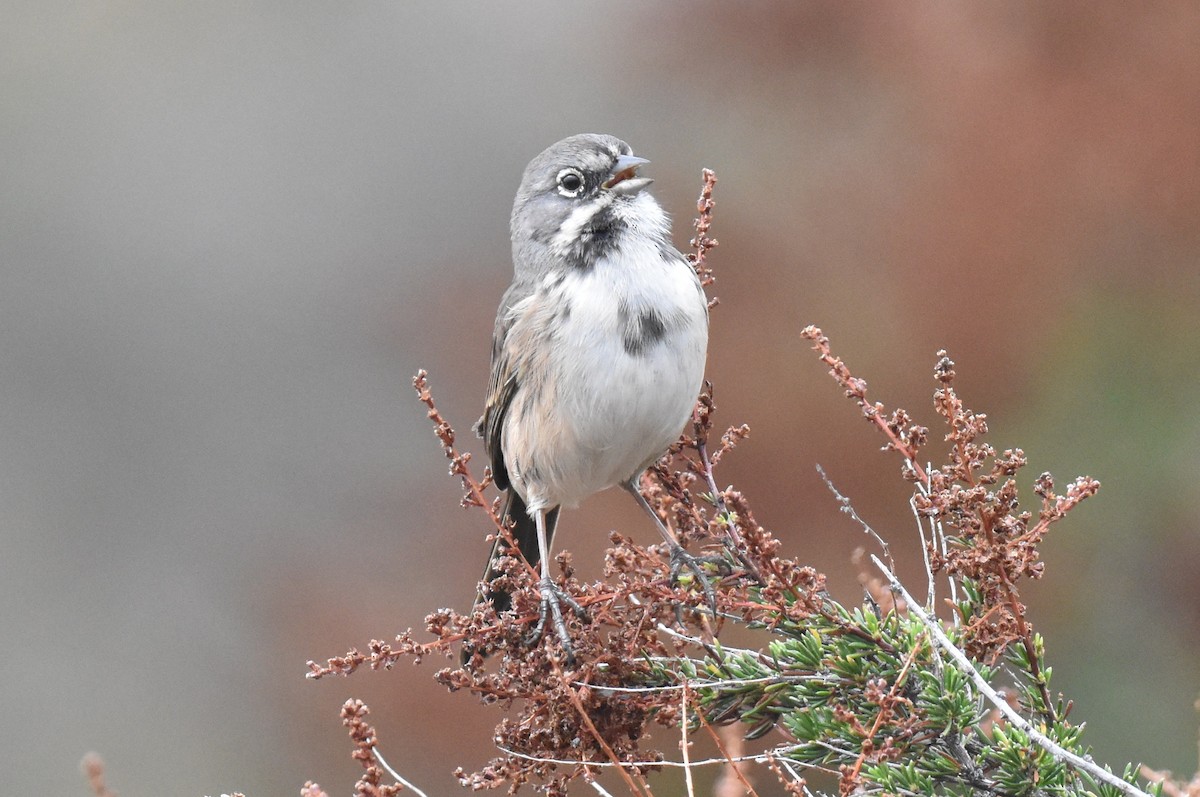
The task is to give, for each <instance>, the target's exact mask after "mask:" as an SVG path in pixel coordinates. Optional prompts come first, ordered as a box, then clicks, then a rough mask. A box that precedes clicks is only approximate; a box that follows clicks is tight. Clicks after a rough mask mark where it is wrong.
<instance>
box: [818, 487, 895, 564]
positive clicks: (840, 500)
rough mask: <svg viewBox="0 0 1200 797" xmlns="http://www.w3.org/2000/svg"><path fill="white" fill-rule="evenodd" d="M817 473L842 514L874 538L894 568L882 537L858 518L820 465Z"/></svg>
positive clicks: (890, 554) (889, 549) (847, 499)
mask: <svg viewBox="0 0 1200 797" xmlns="http://www.w3.org/2000/svg"><path fill="white" fill-rule="evenodd" d="M817 473H819V474H821V478H822V479H823V480H824V481H825V486H826V487H828V488H829V492H831V493H833V497H834V499H835V500H836V501H837V502H838V504H839V506H840V508H841V510H842V512H844V513H845V514H847V515H849V516H850V518H851V519H852V520H853V521H854V522H855V523H857V524H858V525H859V526H861V527H862V530H863V531H864V532H866V533H867V534H870V535H871V536H872V537H874V538H875V542H877V543H879V547H880V548H881V549H882V550H883V555H884V556H886V557H887V560H888V562H891V563H892V566H893V567H895V561H894V560H893V559H892V549H891V548H889V547H888V544H887V542H885V541H884V539H883V537H880V536H879V534H878V533H877V532H876V531H875V529H873V528H871V526H870V525H869V524H868V523H867V521H865V520H863V519H862V518H860V517H859V516H858V513H857V512H855V511H854V505H853V504H851V503H850V499H849V498H847V497H846V496H844V495H842V494H841V493H840V492H838V489H837V488H836V487H834V486H833V480H832V479H830V478H829V476H828V475H826V473H825V469H824V468H822V467H821V466H820V465H817Z"/></svg>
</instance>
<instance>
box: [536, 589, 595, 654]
mask: <svg viewBox="0 0 1200 797" xmlns="http://www.w3.org/2000/svg"><path fill="white" fill-rule="evenodd" d="M538 588H539V590H540V591H541V593H542V605H541V608H540V610H539V613H538V621H537V625H536V626H534V628H533V631H532V632H531V633H530V634H529V636H528V637H526V639H525V644H526V645H535V644H537V641H538V640H539V639H541V638H542V634H543V633H545V631H546V622H547V621H548V620H549V621H551V622H553V624H554V633H555V634H557V635H558V641H559V642H560V643H561V644H562V649H563V652H564V653H566V654H567V661H568V662H569V663H572V664H573V663H574V662H575V651H574V650H572V648H571V637H570V635H569V634H568V633H567V622H566V620H564V619H563V610H562V604H563V603H565V604H567V607H568V608H569V609H571V611H573V612H575V615H576V616H577V617H578V618H579V619H581V620H586V619H587V612H586V611H585V610H584V608H583V607H582V606H580V605H579V603H578V602H576V600H575V599H574V598H572V597H571V596H570V595H569V594H567V592H566V590H564V589H562V588H561V587H559V586H558V585H557V584H555V583H554V582H553V581H552V580H551V579H550V578H549V577H546V578H543V579H542V580H541V582H540V583H539V585H538Z"/></svg>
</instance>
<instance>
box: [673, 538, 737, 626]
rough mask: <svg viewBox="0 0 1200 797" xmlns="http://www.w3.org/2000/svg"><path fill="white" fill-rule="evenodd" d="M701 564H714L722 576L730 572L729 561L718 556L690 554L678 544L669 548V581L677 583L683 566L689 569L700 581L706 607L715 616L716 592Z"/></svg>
mask: <svg viewBox="0 0 1200 797" xmlns="http://www.w3.org/2000/svg"><path fill="white" fill-rule="evenodd" d="M702 565H715V566H716V568H717V572H719V573H720V574H721V575H722V576H727V575H729V573H730V572H731V570H730V567H729V563H728V562H726V561H725V560H724V559H723V558H722V557H720V556H692V555H691V554H690V553H688V552H687V551H685V550H683V548H682V546H679V545H676V546H674V547H673V548H672V549H671V583H672V584H677V583H679V571H680V570H682V569H683V568H685V567H686V568H687V569H688V570H690V571H691V573H692V575H694V576H695V577H696V580H697V581H698V582H700V588H701V589H702V590H704V597H705V599H707V601H708V608H709V609H710V610H711V611H712V613H713V616H714V617H715V616H716V615H717V592H716V590H714V589H713V585H712V581H711V580H709V578H708V574H707V573H705V572H704V568H703V567H702Z"/></svg>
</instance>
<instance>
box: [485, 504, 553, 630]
mask: <svg viewBox="0 0 1200 797" xmlns="http://www.w3.org/2000/svg"><path fill="white" fill-rule="evenodd" d="M504 517H505V518H506V519H509V518H511V519H512V523H513V530H512V535H513V539H514V540H516V541H517V549H518V550H519V551H520V552H521V555H522V556H524V557H525V561H526V562H529V566H530V567H532V568H534V569H537V567H538V564H539V562H541V552H540V551H539V550H538V541H537V524H536V523H534V520H533V518H532V517H530V515H529V511H528V510H527V509H526V508H525V502H524V501H523V500H521V496H519V495H517V491H516V490H513V489H512V488H509V491H508V500H507V501H506V502H505V504H504ZM556 525H558V507H554V509H552V510H550V511H549V512H547V513H546V544H547V545H549V544H550V541H551V540H553V539H554V527H555V526H556ZM507 555H508V543H507V542H505V541H504V540H503V539H501V538H499V537H497V538H496V542H495V543H494V544H493V545H492V553H491V555H489V556H488V561H487V568H486V569H485V570H484V571H483V580H484V581H486V582H489V583H490V582H491V581H492V580H493V579H494V578H495V577H496V571H495V569H494V568H495V566H496V562H497V561H498V560H499V559H500V557H501V556H507ZM490 598H491V601H492V605H493V606H495V607H496V611H498V612H503V611H506V610H508V609H511V608H512V596H511V595H509V594H508V593H507V592H502V591H500V590H494V589H493V590H491V591H490ZM484 600H485V599H484V597H483V595H482V594H481V595H478V596H476V598H475V603H476V604H479V603H481V602H483V601H484Z"/></svg>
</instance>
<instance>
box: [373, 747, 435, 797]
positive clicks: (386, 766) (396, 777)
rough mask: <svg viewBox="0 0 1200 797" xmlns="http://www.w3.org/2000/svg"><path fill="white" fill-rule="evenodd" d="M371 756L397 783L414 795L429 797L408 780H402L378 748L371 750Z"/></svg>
mask: <svg viewBox="0 0 1200 797" xmlns="http://www.w3.org/2000/svg"><path fill="white" fill-rule="evenodd" d="M371 755H373V756H375V760H376V761H378V762H379V766H381V767H383V769H384V771H386V772H387V773H388V774H389V775H391V776H392V779H393V780H395V781H396V782H397V783H399V784H400V785H401V786H403V787H404V788H406V789H408V790H409V791H411V792H412V793H413V794H416V795H417V796H418V797H428V795H427V794H425V792H423V791H421V790H420V789H418V788H417V787H416V786H414V785H413V784H412V783H410V782H408V781H407V780H405V779H404V778H402V777H401V776H400V773H399V772H397V771H396V770H394V769H392V765H391V764H389V763H388V762H387V761H385V760H384V758H383V754H382V753H380V752H379V748H378V747H372V748H371Z"/></svg>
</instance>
